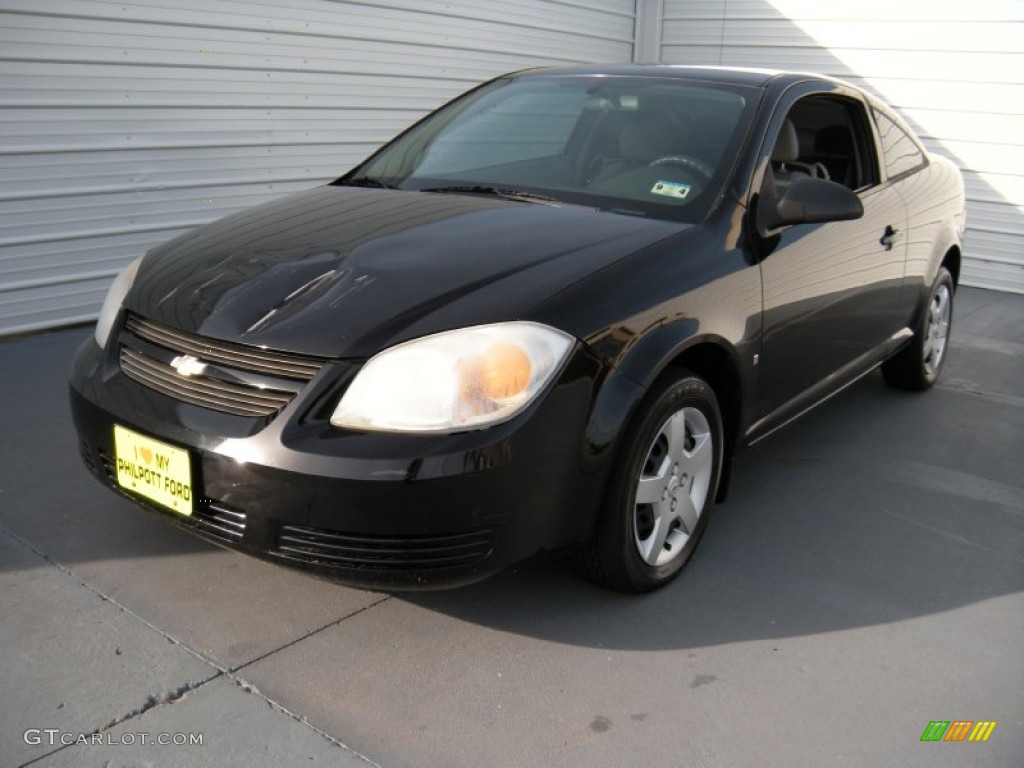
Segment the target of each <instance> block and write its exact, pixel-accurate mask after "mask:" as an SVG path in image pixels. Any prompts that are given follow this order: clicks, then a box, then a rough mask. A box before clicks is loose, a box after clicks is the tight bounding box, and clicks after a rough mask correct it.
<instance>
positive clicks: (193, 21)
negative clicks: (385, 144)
mask: <svg viewBox="0 0 1024 768" xmlns="http://www.w3.org/2000/svg"><path fill="white" fill-rule="evenodd" d="M633 21H634V0H596V1H595V0H578V1H576V0H516V2H515V3H494V2H483V1H482V0H446V2H444V3H443V4H442V3H426V2H421V1H419V0H389V2H386V3H376V2H327V1H326V0H288V2H281V3H275V2H272V1H271V0H265V2H258V1H257V0H246V1H244V2H243V1H238V2H234V1H232V0H161V2H160V3H159V4H156V3H149V2H116V3H115V2H102V1H100V0H46V2H40V1H39V0H0V108H2V110H3V119H2V120H0V335H2V334H5V333H12V332H17V331H24V330H31V329H36V328H45V327H50V326H56V325H61V324H66V323H69V322H75V321H81V320H88V319H92V318H94V317H95V316H96V313H97V311H98V309H99V304H100V302H101V300H102V297H103V294H104V292H105V290H106V287H107V285H108V284H109V283H110V279H111V277H112V276H113V275H114V274H115V273H116V272H117V270H118V269H119V268H120V267H121V266H123V265H124V264H126V263H127V262H128V261H129V260H130V259H131V258H133V257H134V256H135V255H137V254H139V253H141V252H142V251H144V250H145V249H147V248H148V247H150V246H152V245H154V244H156V243H159V242H161V241H163V240H166V239H168V238H170V237H172V236H173V235H176V234H178V233H180V232H182V231H184V230H186V229H188V228H190V227H193V226H196V225H197V224H202V223H203V222H206V221H209V220H211V219H214V218H217V217H219V216H222V215H224V214H226V213H229V212H231V211H234V210H237V209H239V208H242V207H245V206H250V205H253V204H255V203H259V202H263V201H265V200H267V199H269V198H271V197H274V196H277V195H282V194H285V193H287V192H292V191H295V190H298V189H303V188H306V187H310V186H313V185H315V184H317V183H320V182H323V181H325V180H327V179H330V178H333V177H335V176H337V175H339V174H340V173H341V172H342V171H344V170H345V169H347V168H348V167H350V166H351V165H352V164H354V163H355V162H356V161H357V160H359V159H361V158H362V157H365V156H366V155H367V154H368V153H369V152H370V150H372V149H373V148H374V147H375V146H376V145H378V144H379V143H380V142H382V141H383V140H385V139H387V138H389V137H390V136H392V135H394V134H395V133H396V132H398V131H399V130H400V129H401V128H403V127H404V126H406V125H408V124H409V123H410V122H411V121H412V120H414V119H415V118H416V117H418V116H419V115H421V114H423V113H424V112H426V111H428V110H429V109H432V108H433V107H435V106H437V105H438V104H440V103H442V102H444V101H446V100H447V99H449V98H450V97H452V96H454V95H455V94H457V93H458V92H460V91H462V90H464V89H466V88H468V87H469V86H470V85H472V84H474V83H476V82H479V81H480V80H483V79H485V78H487V77H490V76H493V75H495V74H499V73H501V72H506V71H510V70H515V69H519V68H522V67H527V66H538V65H548V64H550V65H561V64H568V63H575V62H584V61H628V60H629V59H630V57H631V55H632V51H633Z"/></svg>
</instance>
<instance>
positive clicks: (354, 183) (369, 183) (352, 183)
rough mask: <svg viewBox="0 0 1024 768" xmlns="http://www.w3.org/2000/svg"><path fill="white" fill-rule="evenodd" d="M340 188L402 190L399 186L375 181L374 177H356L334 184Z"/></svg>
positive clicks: (379, 180)
mask: <svg viewBox="0 0 1024 768" xmlns="http://www.w3.org/2000/svg"><path fill="white" fill-rule="evenodd" d="M334 183H335V184H336V185H338V186H345V187H377V188H378V189H400V187H399V186H398V185H397V184H391V183H390V182H387V181H383V180H382V179H375V178H373V177H372V176H356V177H355V178H354V179H340V180H339V181H336V182H334Z"/></svg>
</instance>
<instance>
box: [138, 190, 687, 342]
mask: <svg viewBox="0 0 1024 768" xmlns="http://www.w3.org/2000/svg"><path fill="white" fill-rule="evenodd" d="M688 226H689V225H686V224H680V223H675V222H668V221H658V220H651V219H645V218H640V217H635V216H629V215H622V214H614V213H602V212H598V211H594V210H592V209H589V208H582V207H577V206H550V205H543V204H531V203H522V202H515V201H508V200H501V199H494V198H487V197H482V196H472V195H459V194H438V193H423V192H405V191H398V190H385V189H370V188H357V187H341V186H325V187H318V188H315V189H312V190H309V191H307V192H303V193H300V194H297V195H292V196H290V197H287V198H284V199H281V200H277V201H274V202H271V203H267V204H264V205H261V206H257V207H255V208H251V209H248V210H245V211H242V212H240V213H236V214H233V215H231V216H228V217H226V218H224V219H221V220H219V221H216V222H213V223H212V224H208V225H206V226H203V227H200V228H198V229H195V230H193V231H191V232H188V233H186V234H184V235H181V236H179V237H177V238H175V239H173V240H171V241H170V242H168V243H166V244H164V245H162V246H159V247H157V248H155V249H153V250H152V251H150V252H149V253H148V254H147V255H146V258H145V259H144V260H143V263H142V266H141V268H140V270H139V273H138V277H137V278H136V281H135V284H134V286H133V287H132V290H131V291H130V292H129V295H128V297H127V299H126V306H127V307H128V309H129V310H131V311H133V312H136V313H138V314H140V315H142V316H144V317H147V318H150V319H152V320H154V321H157V322H161V323H165V324H167V325H169V326H172V327H174V328H178V329H180V330H183V331H189V332H193V333H197V334H200V335H203V336H208V337H212V338H217V339H224V340H232V341H239V342H243V343H246V344H253V345H258V346H264V347H268V348H272V349H282V350H291V351H295V352H302V353H306V354H313V355H324V356H329V357H354V358H360V357H368V356H370V355H373V354H375V353H376V352H378V351H380V350H381V349H383V348H385V347H387V346H390V345H392V344H395V343H398V342H400V341H404V340H407V339H410V338H415V337H417V336H422V335H425V334H428V333H435V332H438V331H443V330H449V329H452V328H457V327H462V326H466V325H476V324H482V323H489V322H498V321H502V320H514V319H530V317H529V310H530V308H531V307H533V306H535V305H536V304H538V303H539V302H541V301H543V300H544V299H547V298H549V297H551V296H552V295H553V294H555V293H556V292H558V291H559V290H561V289H563V288H565V287H567V286H569V285H571V284H573V283H575V282H577V281H578V280H580V279H582V278H584V277H586V276H587V275H589V274H592V273H593V272H595V271H596V270H599V269H602V268H603V267H606V266H608V265H610V264H612V263H614V262H616V261H618V260H620V259H622V258H625V257H627V256H629V255H631V254H632V253H635V252H636V251H637V250H640V249H642V248H644V247H645V246H648V245H651V244H653V243H655V242H658V241H661V240H663V239H665V238H666V237H671V236H672V235H674V234H676V233H679V232H681V231H683V230H685V229H687V228H688Z"/></svg>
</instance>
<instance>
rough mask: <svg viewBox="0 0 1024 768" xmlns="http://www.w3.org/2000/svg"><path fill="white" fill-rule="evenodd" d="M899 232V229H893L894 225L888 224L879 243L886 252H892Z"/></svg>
mask: <svg viewBox="0 0 1024 768" xmlns="http://www.w3.org/2000/svg"><path fill="white" fill-rule="evenodd" d="M898 232H899V230H898V229H893V227H892V224H887V225H886V227H885V232H883V233H882V237H881V238H880V239H879V241H878V242H879V243H881V244H882V245H884V246H885V250H887V251H891V250H892V246H893V243H895V242H896V235H897V233H898Z"/></svg>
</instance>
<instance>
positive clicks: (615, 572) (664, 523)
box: [579, 371, 723, 592]
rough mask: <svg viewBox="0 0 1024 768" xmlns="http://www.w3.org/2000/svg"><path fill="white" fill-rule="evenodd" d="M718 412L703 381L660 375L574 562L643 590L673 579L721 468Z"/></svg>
mask: <svg viewBox="0 0 1024 768" xmlns="http://www.w3.org/2000/svg"><path fill="white" fill-rule="evenodd" d="M722 444H723V441H722V416H721V412H720V410H719V407H718V400H717V398H716V397H715V393H714V391H713V390H712V389H711V387H710V386H708V384H707V382H705V381H704V380H703V379H701V378H700V377H698V376H695V375H694V374H692V373H689V372H686V371H679V372H677V373H675V374H673V375H670V376H667V377H664V378H663V379H661V380H659V382H658V383H657V384H656V385H655V386H654V387H653V388H652V390H651V392H650V393H649V394H648V395H647V397H646V398H645V399H644V402H643V403H642V404H641V406H640V409H639V411H638V413H637V415H636V416H635V417H634V419H633V421H632V423H631V424H630V426H629V428H628V429H627V431H626V434H625V436H624V438H623V444H622V448H621V449H620V452H619V459H618V461H617V463H616V465H615V467H614V468H613V470H612V477H611V479H610V482H609V488H608V493H607V495H606V497H605V501H604V504H603V505H602V509H601V512H600V515H599V518H598V521H597V525H596V527H595V530H594V534H593V536H592V538H591V539H590V541H588V542H587V543H586V544H585V545H584V547H583V548H582V550H581V552H580V556H579V563H580V565H581V566H582V568H583V571H584V574H585V575H586V576H587V577H588V578H591V579H592V580H594V581H597V582H599V583H601V584H604V585H605V586H608V587H611V588H612V589H617V590H620V591H622V592H646V591H649V590H652V589H656V588H657V587H660V586H663V585H665V584H667V583H668V582H669V581H671V580H672V579H673V578H675V577H676V576H677V575H678V573H679V571H680V570H681V569H682V567H683V566H684V565H685V564H686V562H687V560H689V559H690V556H691V555H692V554H693V551H694V549H695V548H696V547H697V543H698V542H699V541H700V538H701V536H702V535H703V533H704V529H705V527H706V526H707V522H708V518H709V516H710V511H711V506H712V505H713V503H714V498H715V494H716V492H717V490H718V481H719V477H720V475H721V467H722Z"/></svg>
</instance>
